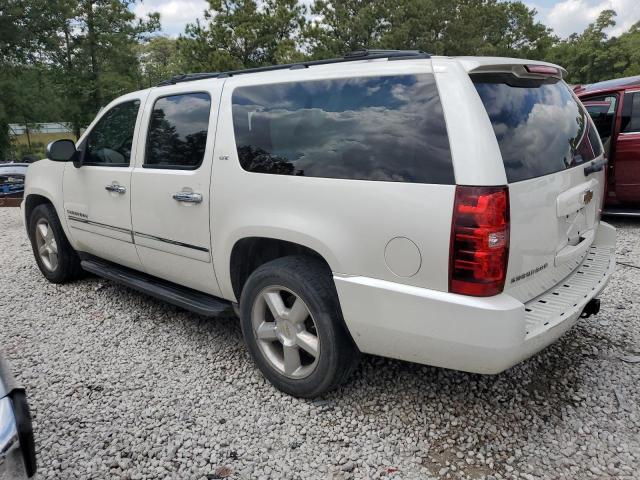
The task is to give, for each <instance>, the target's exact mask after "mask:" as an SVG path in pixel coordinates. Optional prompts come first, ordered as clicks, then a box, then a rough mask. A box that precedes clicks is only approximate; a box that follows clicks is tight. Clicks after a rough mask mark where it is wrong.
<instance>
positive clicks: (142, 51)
mask: <svg viewBox="0 0 640 480" xmlns="http://www.w3.org/2000/svg"><path fill="white" fill-rule="evenodd" d="M138 61H139V63H140V79H141V82H140V88H148V87H152V86H154V85H157V84H158V83H159V82H161V81H162V80H166V79H168V78H170V77H172V76H174V75H178V74H180V73H183V72H184V67H183V61H182V56H181V55H180V52H179V49H178V40H176V39H173V38H169V37H164V36H156V37H152V38H151V39H149V41H148V42H144V43H141V44H140V45H139V46H138Z"/></svg>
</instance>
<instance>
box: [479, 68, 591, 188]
mask: <svg viewBox="0 0 640 480" xmlns="http://www.w3.org/2000/svg"><path fill="white" fill-rule="evenodd" d="M472 79H473V82H474V84H475V87H476V90H477V91H478V93H479V94H480V98H481V99H482V103H483V104H484V106H485V108H486V109H487V113H488V114H489V118H490V119H491V123H492V125H493V130H494V132H495V134H496V138H497V139H498V144H499V145H500V152H501V153H502V160H503V161H504V166H505V170H506V173H507V179H508V180H509V182H518V181H520V180H526V179H529V178H534V177H540V176H542V175H547V174H550V173H554V172H559V171H561V170H565V169H567V168H571V167H573V166H576V165H579V164H581V163H584V162H587V161H589V160H593V159H594V158H595V157H597V156H598V155H600V153H601V145H600V142H599V139H598V136H597V132H596V131H595V129H594V127H593V124H592V123H591V121H590V118H589V116H588V115H587V114H586V113H585V112H584V109H583V108H582V106H581V105H579V104H578V102H577V101H576V100H575V99H574V97H573V95H572V93H571V91H570V90H569V87H567V85H566V84H565V83H564V82H562V81H560V80H556V79H548V80H544V81H538V80H533V81H532V80H521V79H517V78H516V77H514V76H511V75H491V76H489V75H474V76H472Z"/></svg>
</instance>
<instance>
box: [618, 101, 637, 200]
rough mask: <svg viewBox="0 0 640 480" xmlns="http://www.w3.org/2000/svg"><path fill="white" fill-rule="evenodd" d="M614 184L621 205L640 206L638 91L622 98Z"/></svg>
mask: <svg viewBox="0 0 640 480" xmlns="http://www.w3.org/2000/svg"><path fill="white" fill-rule="evenodd" d="M615 183H616V198H617V200H618V201H619V202H620V203H621V204H626V205H636V206H637V205H640V91H637V92H627V93H626V94H625V95H624V98H623V103H622V115H621V122H620V133H619V134H618V140H617V142H616V159H615Z"/></svg>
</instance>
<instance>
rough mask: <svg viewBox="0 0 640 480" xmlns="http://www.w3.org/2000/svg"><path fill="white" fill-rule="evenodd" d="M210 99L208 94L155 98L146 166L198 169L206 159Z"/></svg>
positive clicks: (148, 137) (145, 160)
mask: <svg viewBox="0 0 640 480" xmlns="http://www.w3.org/2000/svg"><path fill="white" fill-rule="evenodd" d="M210 110H211V98H210V97H209V94H208V93H202V92H200V93H187V94H182V95H171V96H169V97H162V98H159V99H158V100H156V103H155V104H154V106H153V111H152V112H151V122H150V123H149V133H148V136H147V148H146V153H145V159H144V167H147V168H154V167H155V168H183V169H195V168H198V167H199V166H200V164H201V163H202V160H203V158H204V151H205V146H206V144H207V130H208V128H209V112H210Z"/></svg>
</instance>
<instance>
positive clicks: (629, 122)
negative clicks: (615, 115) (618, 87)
mask: <svg viewBox="0 0 640 480" xmlns="http://www.w3.org/2000/svg"><path fill="white" fill-rule="evenodd" d="M620 132H622V133H640V92H634V93H627V94H626V95H625V96H624V103H623V105H622V126H621V127H620Z"/></svg>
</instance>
